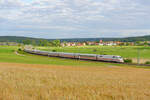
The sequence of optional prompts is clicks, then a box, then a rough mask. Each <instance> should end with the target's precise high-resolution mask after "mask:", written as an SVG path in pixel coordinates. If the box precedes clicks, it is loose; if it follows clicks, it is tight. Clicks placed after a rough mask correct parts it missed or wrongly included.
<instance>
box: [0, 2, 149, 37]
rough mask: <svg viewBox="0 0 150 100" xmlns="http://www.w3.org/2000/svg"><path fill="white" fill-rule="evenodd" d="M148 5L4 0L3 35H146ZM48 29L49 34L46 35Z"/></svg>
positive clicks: (1, 14) (0, 10)
mask: <svg viewBox="0 0 150 100" xmlns="http://www.w3.org/2000/svg"><path fill="white" fill-rule="evenodd" d="M148 4H150V2H149V1H147V0H142V1H141V0H94V1H93V0H0V29H1V30H3V35H4V34H5V32H6V33H7V34H6V35H12V34H13V35H19V33H18V32H20V33H21V34H24V36H29V35H30V34H31V33H32V35H33V37H37V36H42V37H46V38H47V37H50V38H51V37H56V38H61V37H62V36H63V35H64V36H65V37H66V38H67V37H78V36H79V37H94V36H99V37H111V36H116V37H118V36H133V34H135V33H138V34H139V33H141V34H139V35H144V34H149V32H148V31H146V30H148V29H149V26H150V19H149V16H150V13H149V10H150V7H149V5H148ZM106 30H108V31H106ZM125 30H126V31H125ZM127 30H128V31H127ZM131 30H132V31H131ZM133 30H136V31H133ZM11 31H12V32H11ZM29 31H30V32H29ZM45 32H47V33H46V34H47V36H44V35H42V34H43V33H45ZM52 32H53V33H52ZM33 33H34V34H33ZM99 33H103V34H99ZM125 33H126V35H125ZM60 34H62V35H60ZM123 34H124V35H123ZM0 35H2V32H0ZM52 35H53V36H52ZM30 36H31V35H30ZM64 36H63V37H64Z"/></svg>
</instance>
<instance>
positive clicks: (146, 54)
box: [37, 46, 150, 63]
mask: <svg viewBox="0 0 150 100" xmlns="http://www.w3.org/2000/svg"><path fill="white" fill-rule="evenodd" d="M37 48H38V49H41V50H45V51H53V50H55V51H57V52H71V53H88V54H101V55H103V54H107V55H120V56H122V57H123V58H131V59H133V61H134V62H136V58H137V56H138V52H139V56H140V58H141V63H144V62H145V61H150V47H148V46H147V47H144V46H84V47H52V48H50V47H37Z"/></svg>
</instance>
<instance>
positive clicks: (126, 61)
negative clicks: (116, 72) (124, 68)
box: [124, 59, 132, 63]
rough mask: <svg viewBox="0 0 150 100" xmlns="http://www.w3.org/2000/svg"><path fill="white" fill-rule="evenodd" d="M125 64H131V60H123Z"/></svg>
mask: <svg viewBox="0 0 150 100" xmlns="http://www.w3.org/2000/svg"><path fill="white" fill-rule="evenodd" d="M124 62H125V63H132V59H124Z"/></svg>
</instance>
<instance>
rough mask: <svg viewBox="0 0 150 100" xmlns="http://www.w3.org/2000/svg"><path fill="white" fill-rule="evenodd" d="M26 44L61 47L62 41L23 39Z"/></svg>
mask: <svg viewBox="0 0 150 100" xmlns="http://www.w3.org/2000/svg"><path fill="white" fill-rule="evenodd" d="M23 44H24V45H33V46H54V47H59V46H60V44H61V42H60V40H53V41H48V40H39V41H36V40H30V39H27V40H23Z"/></svg>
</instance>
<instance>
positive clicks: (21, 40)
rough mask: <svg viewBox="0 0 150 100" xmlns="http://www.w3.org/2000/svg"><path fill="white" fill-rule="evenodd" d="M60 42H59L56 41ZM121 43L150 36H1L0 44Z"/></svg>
mask: <svg viewBox="0 0 150 100" xmlns="http://www.w3.org/2000/svg"><path fill="white" fill-rule="evenodd" d="M54 40H59V41H54ZM99 40H103V41H121V42H136V41H150V36H139V37H127V38H73V39H43V38H30V37H18V36H0V42H17V43H24V44H29V43H31V44H35V45H40V43H42V42H45V43H46V42H52V41H54V42H85V41H99Z"/></svg>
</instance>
